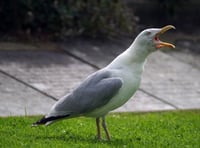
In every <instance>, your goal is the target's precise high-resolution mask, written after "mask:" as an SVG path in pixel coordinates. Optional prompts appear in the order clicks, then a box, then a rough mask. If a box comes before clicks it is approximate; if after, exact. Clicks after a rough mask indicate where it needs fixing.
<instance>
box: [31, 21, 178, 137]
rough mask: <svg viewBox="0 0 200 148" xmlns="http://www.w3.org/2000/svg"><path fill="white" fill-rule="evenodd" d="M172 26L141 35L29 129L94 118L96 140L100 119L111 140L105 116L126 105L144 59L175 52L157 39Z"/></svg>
mask: <svg viewBox="0 0 200 148" xmlns="http://www.w3.org/2000/svg"><path fill="white" fill-rule="evenodd" d="M170 29H175V27H174V26H172V25H167V26H165V27H163V28H150V29H146V30H144V31H142V32H141V33H140V34H139V35H138V36H137V37H136V38H135V40H134V41H133V43H132V44H131V45H130V47H129V48H128V49H126V50H125V51H124V52H123V53H121V54H120V55H119V56H117V57H116V58H115V59H114V60H113V61H112V62H111V63H110V64H109V65H107V66H106V67H104V68H102V69H100V70H98V71H96V72H95V73H93V74H91V75H90V76H88V77H87V78H86V79H85V80H84V81H83V82H82V83H81V84H80V85H79V86H78V87H77V88H75V89H74V90H73V91H72V92H71V93H69V94H67V95H65V96H64V97H62V98H61V99H59V100H58V101H57V102H56V103H55V104H54V105H53V106H52V108H51V109H50V112H49V113H48V114H47V115H46V116H44V117H43V118H42V119H40V120H38V121H37V122H35V123H33V124H32V126H38V125H42V124H44V125H49V124H51V123H53V122H55V121H58V120H61V119H70V118H75V117H80V116H85V117H93V118H96V126H97V138H98V139H102V136H101V130H100V122H101V121H100V119H102V122H101V124H102V127H103V129H104V131H105V134H106V138H107V140H108V141H110V139H111V137H110V134H109V131H108V128H107V125H106V119H105V116H106V115H107V114H108V113H109V112H110V111H112V110H114V109H116V108H118V107H120V106H122V105H123V104H124V103H126V102H127V101H128V100H129V99H130V98H131V97H132V96H133V95H134V94H135V92H136V91H137V89H138V88H139V85H140V81H141V75H142V72H143V69H144V64H145V61H146V59H147V56H148V55H149V54H151V53H152V52H154V51H157V50H158V49H161V48H163V47H167V48H175V46H174V45H173V44H170V43H167V42H163V41H161V40H160V39H159V36H160V35H161V34H163V33H165V32H166V31H168V30H170Z"/></svg>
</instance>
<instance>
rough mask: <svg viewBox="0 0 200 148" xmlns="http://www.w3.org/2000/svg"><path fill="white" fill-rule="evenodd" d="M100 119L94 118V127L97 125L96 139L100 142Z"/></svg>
mask: <svg viewBox="0 0 200 148" xmlns="http://www.w3.org/2000/svg"><path fill="white" fill-rule="evenodd" d="M99 123H100V118H99V117H98V118H96V125H97V138H98V139H99V140H100V139H101V129H100V125H99Z"/></svg>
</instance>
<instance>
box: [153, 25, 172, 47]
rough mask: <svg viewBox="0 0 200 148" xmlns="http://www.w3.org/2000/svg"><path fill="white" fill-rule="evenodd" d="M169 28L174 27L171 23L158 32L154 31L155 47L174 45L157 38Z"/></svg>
mask: <svg viewBox="0 0 200 148" xmlns="http://www.w3.org/2000/svg"><path fill="white" fill-rule="evenodd" d="M170 29H175V27H174V26H172V25H167V26H165V27H163V28H161V29H160V31H159V32H158V33H156V35H155V37H154V41H155V43H156V48H162V47H169V48H175V45H173V44H171V43H167V42H163V41H160V40H159V36H160V35H161V34H163V33H165V32H166V31H168V30H170Z"/></svg>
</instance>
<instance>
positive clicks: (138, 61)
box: [109, 41, 150, 70]
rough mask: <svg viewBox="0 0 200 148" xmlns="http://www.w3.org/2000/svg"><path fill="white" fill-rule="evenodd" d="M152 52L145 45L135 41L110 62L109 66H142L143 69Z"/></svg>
mask: <svg viewBox="0 0 200 148" xmlns="http://www.w3.org/2000/svg"><path fill="white" fill-rule="evenodd" d="M149 54H150V51H149V50H147V49H146V47H145V46H144V45H142V46H141V45H140V46H139V44H138V43H137V42H136V41H135V42H133V43H132V45H131V46H130V47H129V48H128V49H127V50H126V51H124V52H123V53H122V54H120V55H119V56H118V57H117V58H115V59H114V60H113V61H112V62H111V63H110V64H109V67H113V68H121V67H129V68H131V69H132V68H136V67H138V68H141V70H142V69H143V66H144V63H145V61H146V59H147V56H148V55H149Z"/></svg>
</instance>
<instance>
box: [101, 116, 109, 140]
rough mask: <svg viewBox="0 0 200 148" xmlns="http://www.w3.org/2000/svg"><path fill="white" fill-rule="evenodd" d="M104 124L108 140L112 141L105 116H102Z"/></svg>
mask: <svg viewBox="0 0 200 148" xmlns="http://www.w3.org/2000/svg"><path fill="white" fill-rule="evenodd" d="M102 126H103V129H104V131H105V133H106V137H107V140H108V141H110V134H109V131H108V128H107V126H106V119H105V116H103V117H102Z"/></svg>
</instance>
